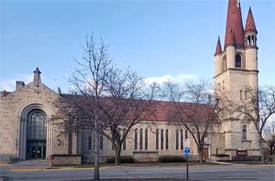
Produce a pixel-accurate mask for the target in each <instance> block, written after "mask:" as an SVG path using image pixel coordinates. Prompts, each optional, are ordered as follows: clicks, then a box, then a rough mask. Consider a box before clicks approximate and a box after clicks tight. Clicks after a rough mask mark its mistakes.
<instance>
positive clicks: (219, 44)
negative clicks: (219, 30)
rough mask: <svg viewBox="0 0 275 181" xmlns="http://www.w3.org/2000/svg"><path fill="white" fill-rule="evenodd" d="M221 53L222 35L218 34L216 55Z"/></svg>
mask: <svg viewBox="0 0 275 181" xmlns="http://www.w3.org/2000/svg"><path fill="white" fill-rule="evenodd" d="M221 53H222V47H221V41H220V36H218V41H217V46H216V52H215V55H218V54H221Z"/></svg>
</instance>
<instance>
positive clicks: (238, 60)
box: [235, 55, 242, 68]
mask: <svg viewBox="0 0 275 181" xmlns="http://www.w3.org/2000/svg"><path fill="white" fill-rule="evenodd" d="M241 67H242V59H241V56H240V55H236V59H235V68H241Z"/></svg>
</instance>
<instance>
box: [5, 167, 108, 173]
mask: <svg viewBox="0 0 275 181" xmlns="http://www.w3.org/2000/svg"><path fill="white" fill-rule="evenodd" d="M105 168H107V167H100V168H99V169H105ZM91 169H94V168H93V167H87V168H72V167H61V168H11V169H10V171H11V172H40V171H63V170H91Z"/></svg>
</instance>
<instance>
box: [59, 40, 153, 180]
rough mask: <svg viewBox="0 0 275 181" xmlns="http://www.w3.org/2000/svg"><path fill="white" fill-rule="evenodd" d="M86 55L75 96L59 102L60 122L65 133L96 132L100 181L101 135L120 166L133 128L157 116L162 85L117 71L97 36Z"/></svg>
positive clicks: (74, 78)
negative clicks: (156, 103)
mask: <svg viewBox="0 0 275 181" xmlns="http://www.w3.org/2000/svg"><path fill="white" fill-rule="evenodd" d="M83 50H84V56H83V57H82V59H80V60H76V63H77V65H78V68H77V69H76V70H75V72H74V74H73V75H72V77H71V79H70V82H71V83H72V85H73V87H74V88H75V89H74V90H73V92H72V93H71V94H67V95H66V94H65V95H61V97H60V100H58V101H57V108H58V110H59V111H58V119H62V120H63V121H62V122H60V125H61V126H62V128H63V131H64V134H71V133H72V132H73V131H75V130H76V131H79V130H86V131H87V130H89V131H90V132H94V133H95V143H94V145H95V147H94V148H95V149H94V154H95V158H94V163H95V171H94V179H99V134H103V135H104V136H105V137H106V138H108V139H109V140H110V141H111V142H112V146H113V148H114V149H115V163H116V164H119V163H120V155H121V148H122V144H123V143H124V141H125V140H126V138H127V135H128V133H129V132H130V130H131V128H132V127H133V126H135V125H136V124H138V123H140V122H142V121H144V120H145V117H146V116H144V115H148V114H154V111H153V110H154V109H156V106H153V105H155V102H154V101H153V99H154V98H155V97H156V95H157V93H158V85H157V84H152V85H148V84H145V83H144V79H143V78H141V77H140V76H138V75H137V74H136V73H135V72H133V71H131V70H129V69H127V70H123V69H120V68H116V67H115V66H114V65H113V64H112V62H111V60H110V59H109V58H108V56H107V47H106V45H105V44H104V42H103V41H101V44H100V45H99V46H97V44H96V42H95V41H94V38H93V37H88V39H87V40H86V44H85V47H84V48H83Z"/></svg>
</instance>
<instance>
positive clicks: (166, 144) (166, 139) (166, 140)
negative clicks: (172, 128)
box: [165, 129, 169, 150]
mask: <svg viewBox="0 0 275 181" xmlns="http://www.w3.org/2000/svg"><path fill="white" fill-rule="evenodd" d="M165 142H166V143H165V146H166V150H168V148H169V136H168V129H166V137H165Z"/></svg>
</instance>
